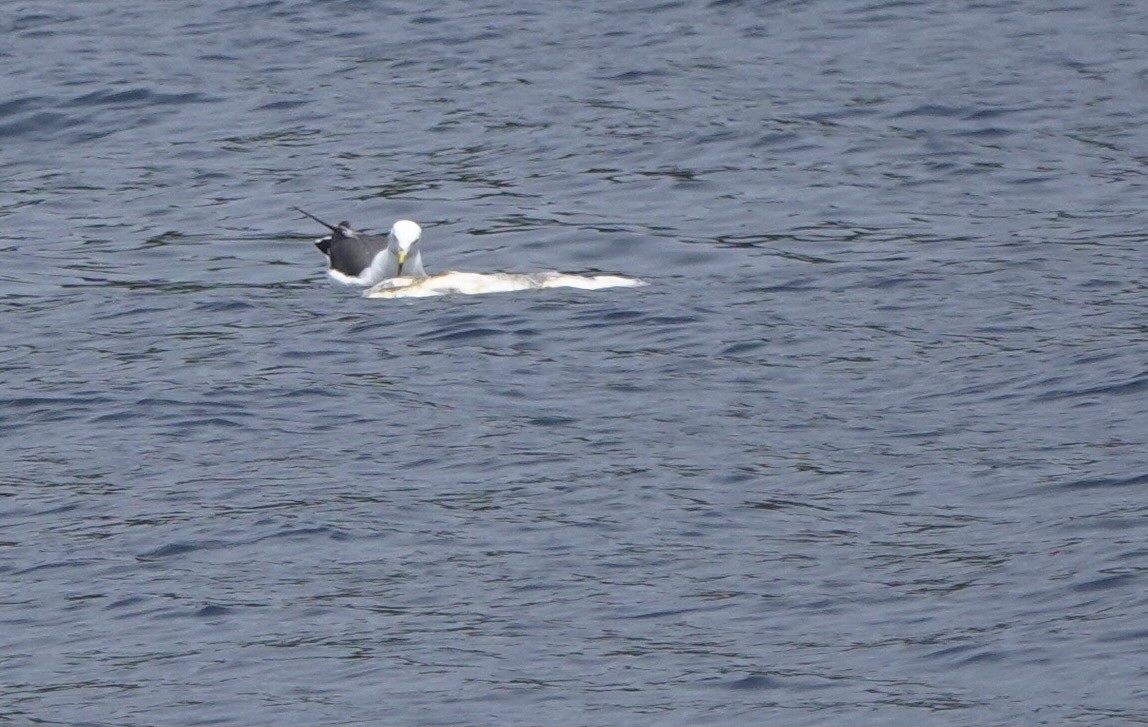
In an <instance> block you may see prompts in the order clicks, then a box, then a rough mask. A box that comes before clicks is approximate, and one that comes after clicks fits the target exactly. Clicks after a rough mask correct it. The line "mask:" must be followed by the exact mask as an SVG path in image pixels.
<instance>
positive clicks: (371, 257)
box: [293, 207, 426, 288]
mask: <svg viewBox="0 0 1148 727" xmlns="http://www.w3.org/2000/svg"><path fill="white" fill-rule="evenodd" d="M293 209H295V210H298V211H299V212H302V213H303V214H305V215H307V216H308V217H310V218H311V219H313V220H315V221H316V222H318V223H319V224H320V225H323V226H324V227H326V228H327V229H328V230H330V231H331V234H330V235H327V236H326V237H320V238H319V239H318V240H316V241H315V247H317V248H319V252H321V253H323V254H324V255H326V256H327V264H328V267H327V276H328V277H330V278H331V280H334V281H335V282H336V283H340V284H342V285H348V286H357V287H363V288H369V287H371V286H372V285H375V284H377V283H379V282H381V281H383V280H386V279H387V278H397V277H400V276H403V275H409V276H412V277H422V276H425V275H426V271H425V270H424V269H423V258H422V253H421V252H420V251H419V240H420V239H421V238H422V228H421V227H419V226H418V224H416V223H414V222H411V221H410V220H399V221H398V222H396V223H395V224H394V225H393V226H392V227H391V231H390V233H389V234H387V235H386V236H383V235H367V234H365V233H362V232H358V231H356V230H353V229H351V226H350V225H349V224H348V223H346V222H340V223H339V224H338V225H330V224H327V223H326V222H324V221H323V220H321V219H319V218H318V217H316V216H315V215H313V214H311V213H310V212H307V211H305V210H302V209H299V208H298V207H294V208H293Z"/></svg>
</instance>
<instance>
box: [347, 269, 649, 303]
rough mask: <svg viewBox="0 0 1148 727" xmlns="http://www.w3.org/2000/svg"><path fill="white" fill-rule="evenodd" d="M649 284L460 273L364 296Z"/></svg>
mask: <svg viewBox="0 0 1148 727" xmlns="http://www.w3.org/2000/svg"><path fill="white" fill-rule="evenodd" d="M645 284H646V283H645V282H644V281H642V280H638V279H637V278H627V277H624V276H622V275H573V274H570V273H558V272H552V271H551V272H544V273H460V272H458V271H455V270H452V271H450V272H446V273H439V274H437V275H427V276H423V277H399V278H389V279H387V280H384V281H382V282H381V283H379V284H378V285H376V286H374V287H373V288H371V289H369V290H368V291H367V292H365V293H363V296H364V297H366V298H427V297H430V296H434V295H449V294H452V293H454V294H460V295H481V294H483V293H509V292H513V291H516V290H537V289H539V288H580V289H582V290H598V289H600V288H633V287H637V286H639V285H645Z"/></svg>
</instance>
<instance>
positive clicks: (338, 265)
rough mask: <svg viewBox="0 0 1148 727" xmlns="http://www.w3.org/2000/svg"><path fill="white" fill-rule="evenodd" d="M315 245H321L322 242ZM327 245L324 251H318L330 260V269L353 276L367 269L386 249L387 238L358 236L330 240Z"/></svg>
mask: <svg viewBox="0 0 1148 727" xmlns="http://www.w3.org/2000/svg"><path fill="white" fill-rule="evenodd" d="M332 237H334V236H333V235H332ZM324 239H325V240H326V239H328V238H324ZM315 244H316V245H321V244H322V242H317V243H315ZM327 245H328V247H327V249H326V250H323V248H322V247H320V248H319V249H320V250H323V252H324V253H325V254H326V255H327V257H328V258H330V259H331V267H332V268H334V269H335V270H338V271H339V272H340V273H343V274H344V275H351V276H355V275H358V274H359V273H361V272H363V271H364V270H366V269H367V268H369V267H370V266H371V263H373V262H374V261H375V257H376V256H377V255H378V254H379V253H381V252H383V251H384V250H386V249H387V238H386V237H384V236H382V235H360V236H358V237H343V238H342V239H337V240H336V239H332V240H330V241H329V242H328V243H327Z"/></svg>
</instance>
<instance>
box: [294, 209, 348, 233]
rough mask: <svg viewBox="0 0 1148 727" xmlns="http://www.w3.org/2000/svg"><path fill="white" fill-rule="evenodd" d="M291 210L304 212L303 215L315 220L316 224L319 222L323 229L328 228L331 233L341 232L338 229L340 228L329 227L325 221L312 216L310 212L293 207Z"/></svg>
mask: <svg viewBox="0 0 1148 727" xmlns="http://www.w3.org/2000/svg"><path fill="white" fill-rule="evenodd" d="M291 209H293V210H295V211H296V212H302V213H303V214H305V215H307V216H308V217H310V218H311V219H313V220H315V221H316V222H318V223H319V224H320V225H322V226H323V227H326V228H327V229H328V230H330V231H331V232H338V231H339V228H338V227H335V226H334V225H328V224H327V223H326V222H324V221H323V220H321V219H319V218H318V217H316V216H315V215H313V214H311V213H310V212H308V211H307V210H302V209H299V208H298V207H292V208H291Z"/></svg>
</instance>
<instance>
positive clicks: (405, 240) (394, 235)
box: [389, 220, 423, 265]
mask: <svg viewBox="0 0 1148 727" xmlns="http://www.w3.org/2000/svg"><path fill="white" fill-rule="evenodd" d="M422 234H423V228H421V227H419V226H418V223H417V222H411V221H410V220H399V221H398V222H396V223H395V224H394V225H393V226H392V227H391V234H390V238H391V239H390V245H389V247H390V249H391V252H392V253H394V255H395V257H396V258H398V260H399V265H402V264H403V263H405V262H406V261H407V257H408V256H410V255H411V253H412V252H413V251H414V249H415V245H416V244H418V241H419V238H420V237H422Z"/></svg>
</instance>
